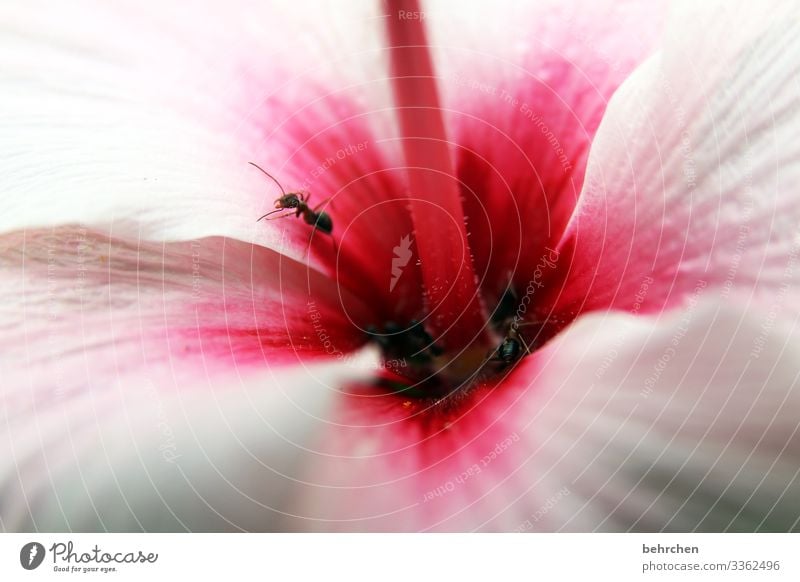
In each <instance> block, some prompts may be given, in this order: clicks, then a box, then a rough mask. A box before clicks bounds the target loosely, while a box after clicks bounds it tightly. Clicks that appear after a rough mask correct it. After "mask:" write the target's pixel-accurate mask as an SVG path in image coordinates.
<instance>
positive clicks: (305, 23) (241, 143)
mask: <svg viewBox="0 0 800 582" xmlns="http://www.w3.org/2000/svg"><path fill="white" fill-rule="evenodd" d="M201 4H202V5H195V6H193V9H192V10H191V11H186V10H185V9H184V8H182V7H178V6H173V7H168V6H159V7H158V9H157V10H153V9H152V7H151V8H148V7H146V6H143V5H142V4H141V3H135V2H131V3H117V4H115V5H114V6H113V7H111V6H108V5H106V4H103V3H98V2H94V1H85V2H76V3H73V4H72V5H71V6H70V7H66V6H63V7H59V6H50V5H44V6H40V5H37V4H36V3H31V4H26V5H24V6H23V5H16V6H11V5H7V6H5V7H4V8H2V9H0V10H2V14H0V20H2V22H3V23H4V25H3V31H4V33H5V34H2V35H0V43H2V48H3V50H2V51H0V55H1V56H0V66H2V68H3V70H5V71H7V72H8V76H7V79H6V82H5V83H4V86H5V90H4V91H3V94H2V95H0V111H2V113H1V114H0V115H2V118H0V123H2V125H3V129H4V131H3V133H4V135H5V137H6V139H5V140H3V142H2V143H0V169H2V171H3V175H4V179H5V184H6V192H7V194H8V195H7V196H5V197H4V198H3V203H2V206H1V207H0V231H11V230H16V229H20V228H25V227H36V226H51V225H54V224H65V223H66V224H69V223H74V222H81V223H83V224H86V225H88V226H91V227H103V228H109V227H113V231H114V232H115V233H116V234H118V235H120V236H133V237H140V236H141V237H145V238H152V239H167V240H188V239H196V238H201V237H204V236H228V237H231V238H237V239H239V240H244V241H248V242H257V243H259V244H262V245H264V246H269V247H271V248H274V249H278V250H282V251H283V250H286V249H285V246H286V241H284V238H285V237H284V234H285V233H284V231H286V230H288V231H289V237H288V239H289V242H290V243H292V245H291V252H292V253H293V255H294V256H295V257H296V258H300V257H302V256H303V253H304V252H305V249H306V246H307V243H308V241H309V238H310V237H309V234H310V231H311V229H310V227H309V226H308V225H305V224H302V221H301V220H288V219H287V220H284V221H279V222H275V223H264V222H262V223H258V224H257V223H256V219H257V218H258V217H259V216H260V215H262V214H264V212H266V210H268V209H272V208H273V201H274V200H275V199H276V198H277V196H278V193H277V192H276V188H275V187H274V185H273V184H272V183H270V182H267V181H265V179H264V176H263V175H261V174H260V173H259V172H257V171H256V170H255V169H254V168H252V167H251V166H249V165H248V162H250V161H253V162H256V163H258V164H260V165H261V166H263V167H265V168H267V169H269V171H271V172H272V173H274V174H275V175H276V176H278V178H279V179H280V180H282V182H283V183H284V184H285V186H286V187H287V188H305V189H307V190H309V191H310V192H311V193H312V195H313V198H312V201H313V202H314V204H317V203H319V202H322V201H324V200H325V199H326V198H329V197H333V198H334V200H333V203H332V206H330V212H331V213H332V214H334V215H335V216H334V222H335V223H336V229H335V231H336V232H337V235H338V236H339V237H341V235H342V234H344V233H345V231H346V230H347V227H348V224H346V222H353V224H352V225H350V231H349V237H350V239H349V240H345V241H341V240H340V245H339V246H340V247H342V248H343V249H344V250H345V251H346V253H345V256H347V257H349V256H350V255H352V256H353V258H354V259H356V260H358V259H359V258H360V257H361V255H362V254H363V250H362V247H365V246H368V245H367V244H366V243H367V242H370V243H372V244H373V245H374V244H376V240H379V239H378V237H376V236H375V232H376V227H380V228H381V229H382V231H380V232H383V233H385V234H387V238H388V239H389V241H390V242H387V243H386V245H387V246H386V248H385V249H382V250H383V251H384V252H385V254H386V256H387V261H390V260H391V256H392V253H391V246H392V245H395V244H397V242H396V241H395V239H399V238H400V237H401V236H404V235H406V234H408V232H410V230H411V226H410V222H409V221H408V220H407V219H405V214H406V212H405V208H404V203H401V202H398V203H394V204H392V203H391V202H390V201H391V200H393V199H394V198H395V197H397V196H399V195H400V190H401V188H400V187H399V186H398V185H397V180H396V179H395V178H394V177H393V175H392V174H391V172H390V171H389V170H387V169H389V168H392V167H395V166H397V165H398V164H397V163H396V159H397V158H396V157H393V156H394V154H393V147H392V145H391V142H389V143H386V142H382V141H379V139H380V140H384V139H387V138H391V137H392V135H393V129H392V128H393V125H392V123H393V120H392V116H391V111H390V107H389V105H390V98H389V93H388V83H387V82H386V81H385V77H386V74H387V70H388V69H387V67H386V64H385V54H384V46H383V39H382V36H381V34H380V33H381V31H382V26H381V21H380V18H379V16H380V12H379V10H378V7H377V6H375V5H373V4H372V3H370V4H369V5H367V4H364V5H351V6H349V7H347V8H346V9H342V8H341V7H339V6H331V5H330V4H328V3H319V4H317V5H314V6H310V5H307V4H306V5H304V6H302V7H301V6H297V5H293V4H284V5H275V4H270V5H267V4H264V5H260V6H252V5H250V4H243V5H241V6H237V5H235V4H231V3H226V4H224V5H221V4H215V3H213V2H209V3H201ZM334 56H335V58H332V57H334ZM337 218H338V219H340V220H336V219H337ZM345 219H346V221H345ZM356 231H358V234H353V233H354V232H356ZM323 238H326V237H322V236H318V237H316V240H315V241H314V245H313V246H314V247H315V249H316V247H321V250H324V251H327V252H330V247H331V245H330V241H329V240H324V241H323V240H322V239H323ZM323 242H324V243H325V244H324V245H323V244H321V243H323ZM412 271H413V268H412V269H409V273H408V274H407V276H406V277H405V280H406V281H408V280H410V281H412V282H413V281H414V277H415V273H413V272H412ZM387 273H388V268H387V267H382V272H381V278H380V283H381V285H380V287H381V290H383V287H387V288H388V284H389V283H388V281H389V279H388V275H387ZM384 275H387V276H385V277H384ZM384 279H385V280H384ZM375 284H376V285H377V281H376V283H375Z"/></svg>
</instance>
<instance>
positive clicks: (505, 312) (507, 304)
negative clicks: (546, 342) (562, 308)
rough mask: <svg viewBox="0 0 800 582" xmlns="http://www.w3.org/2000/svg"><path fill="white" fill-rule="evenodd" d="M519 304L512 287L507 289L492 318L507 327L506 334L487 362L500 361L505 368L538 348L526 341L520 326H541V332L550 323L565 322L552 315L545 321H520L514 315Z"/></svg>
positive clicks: (494, 321)
mask: <svg viewBox="0 0 800 582" xmlns="http://www.w3.org/2000/svg"><path fill="white" fill-rule="evenodd" d="M517 305H519V302H518V300H517V296H516V294H515V293H514V292H513V291H512V290H511V289H510V288H509V289H506V291H505V293H503V296H502V297H501V298H500V302H499V304H498V306H497V308H496V309H495V312H494V313H493V314H492V318H491V321H492V324H493V325H494V326H495V327H496V328H503V327H505V332H504V333H505V336H504V337H503V341H501V342H500V345H498V346H497V347H496V348H495V349H494V350H492V351H491V352H489V355H488V359H487V362H494V363H498V364H500V365H501V366H502V367H503V368H505V367H507V366H511V365H512V364H515V363H517V362H518V361H519V360H521V359H522V358H523V357H524V356H527V355H529V354H531V353H532V352H533V350H534V349H535V348H536V345H533V344H529V343H528V342H527V341H525V338H523V336H522V334H521V333H520V331H519V328H521V327H528V326H532V325H533V326H539V331H540V332H541V330H542V329H543V328H544V327H545V326H546V325H548V324H556V323H563V322H562V321H561V320H559V319H554V318H552V317H548V318H547V319H546V320H544V321H520V320H519V317H517V316H514V315H513V313H514V310H515V306H517ZM509 321H510V323H509ZM538 335H539V334H537V337H538ZM541 343H542V342H538V345H541Z"/></svg>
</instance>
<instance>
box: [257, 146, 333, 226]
mask: <svg viewBox="0 0 800 582" xmlns="http://www.w3.org/2000/svg"><path fill="white" fill-rule="evenodd" d="M248 163H249V164H250V165H251V166H255V167H256V168H258V169H259V170H261V172H263V173H264V175H266V176H267V177H268V178H270V179H271V180H272V181H273V182H275V183H276V184H277V185H278V188H280V189H281V194H283V196H281V197H280V198H278V199H277V200H275V210H273V211H271V212H267V213H266V214H265V215H264V216H262V217H261V218H259V219H258V220H261V219H263V218H267V217H268V216H269V215H271V214H275V213H276V212H280V211H281V210H296V212H294V213H292V212H289V213H287V214H282V215H281V216H276V217H275V218H267V220H277V219H278V218H286V217H287V216H292V214H294V216H301V215H302V217H303V220H305V221H306V224H310V225H311V226H313V227H314V228H316V229H318V230H320V231H322V232H324V233H325V234H331V233H332V232H333V220H331V217H330V215H329V214H328V213H327V212H324V211H319V212H318V209H319V208H320V207H321V206H323V205H324V204H325V203H326V202H327V201H328V200H330V199H328V200H324V201H322V202H320V204H319V205H318V206H317V207H316V208H313V209H312V208H310V207H309V206H308V200H309V199H310V198H311V194H308V193H306V192H289V193H288V194H287V193H286V191H285V190H284V189H283V186H281V183H280V182H278V180H276V179H275V177H274V176H273V175H272V174H270V173H269V172H267V171H266V170H265V169H264V168H262V167H261V166H259V165H257V164H254V163H253V162H248ZM256 222H258V221H256Z"/></svg>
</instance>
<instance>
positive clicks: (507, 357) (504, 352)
mask: <svg viewBox="0 0 800 582" xmlns="http://www.w3.org/2000/svg"><path fill="white" fill-rule="evenodd" d="M523 325H524V324H523ZM530 353H531V348H530V346H529V345H528V343H527V342H526V341H525V340H524V339H523V338H522V335H521V334H520V333H519V329H518V328H517V327H511V328H509V330H508V331H507V332H506V337H504V338H503V341H502V342H500V345H499V346H497V348H496V349H495V350H494V351H493V352H491V354H490V357H489V361H490V362H497V363H500V364H502V365H503V367H505V366H510V365H511V364H515V363H516V362H517V361H519V360H520V359H521V358H522V357H523V356H527V355H528V354H530Z"/></svg>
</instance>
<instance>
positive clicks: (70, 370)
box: [0, 227, 374, 530]
mask: <svg viewBox="0 0 800 582" xmlns="http://www.w3.org/2000/svg"><path fill="white" fill-rule="evenodd" d="M0 261H1V262H0V269H1V270H2V277H0V281H2V284H1V285H0V293H2V294H3V308H2V317H3V321H4V333H3V336H2V349H0V374H2V377H3V386H4V387H3V390H2V392H1V393H0V396H1V397H2V404H3V409H4V412H5V416H4V419H5V428H4V430H3V431H2V434H3V439H2V441H0V459H2V460H3V461H2V463H3V464H2V465H0V490H1V491H2V492H3V494H2V496H0V498H2V499H3V503H2V504H0V521H1V522H2V523H3V524H4V527H5V528H9V529H12V530H16V529H20V528H23V529H35V528H38V529H46V530H50V529H59V530H60V529H88V530H95V529H102V528H110V529H115V530H118V529H138V528H144V529H176V528H183V527H184V526H185V527H189V528H192V529H194V528H198V527H199V528H212V529H219V528H223V529H225V528H229V527H230V528H236V527H242V528H253V527H261V528H269V527H271V526H270V525H269V524H270V523H272V522H271V521H270V520H271V519H274V513H273V512H270V511H266V510H265V511H261V512H260V513H253V514H251V513H249V512H247V511H245V510H243V509H242V508H241V507H240V506H238V505H236V501H241V500H242V497H244V495H243V494H237V493H236V492H235V489H234V490H233V492H232V491H231V490H232V489H233V487H234V486H233V484H231V483H229V485H225V483H224V482H223V481H225V478H226V477H229V479H228V481H231V480H233V481H235V480H236V479H244V477H245V476H247V478H248V479H250V478H252V479H254V480H251V481H247V483H248V485H247V487H251V488H252V487H254V486H256V485H257V486H258V487H262V486H263V487H267V486H268V485H269V484H270V483H271V484H272V486H270V487H267V490H262V491H261V492H260V493H259V494H258V495H255V498H256V499H258V500H260V501H261V502H264V503H266V502H267V501H269V500H271V499H272V497H271V495H272V494H273V493H275V494H276V495H278V497H280V495H283V494H284V492H281V491H283V490H281V491H279V490H278V488H277V487H278V484H276V482H275V481H274V475H272V476H271V477H269V475H267V474H270V475H271V474H272V473H270V471H272V472H273V473H274V471H275V470H276V469H275V467H274V466H273V467H272V468H271V469H270V468H269V467H270V465H269V463H270V462H271V461H270V460H271V459H272V457H274V456H278V457H279V458H278V461H280V462H281V463H284V464H286V463H289V461H288V460H287V459H288V457H289V456H291V454H292V453H291V449H292V445H291V443H292V440H291V439H290V438H289V439H288V441H286V440H280V439H281V437H282V436H284V435H283V434H282V432H281V431H282V430H285V431H288V432H287V434H300V432H298V431H301V432H302V431H305V430H306V429H305V428H303V427H305V426H306V425H307V424H308V422H307V421H308V419H309V417H310V418H313V417H314V416H315V413H312V411H313V410H320V408H319V407H320V406H322V405H323V404H324V403H329V402H330V401H331V399H332V390H336V389H337V386H338V385H339V384H340V383H341V379H342V378H348V377H366V375H367V372H368V371H369V370H368V369H364V365H363V358H362V359H359V358H354V357H353V355H352V354H351V353H350V352H352V351H353V350H354V349H355V348H357V347H358V346H359V345H360V344H361V343H363V342H364V341H365V337H364V336H363V335H361V334H359V333H358V329H357V327H356V326H357V324H360V325H361V326H364V325H366V322H368V321H371V320H372V318H373V317H374V316H373V315H372V313H371V312H370V311H369V310H368V309H367V307H365V306H364V305H363V304H362V303H361V302H360V301H359V300H356V299H354V298H353V296H351V295H349V294H348V293H347V292H346V291H344V290H342V289H339V288H337V287H336V285H335V283H334V282H333V281H331V280H330V279H328V278H326V277H323V276H321V275H319V274H318V273H316V272H315V271H313V270H308V269H307V268H306V267H304V266H303V265H300V264H299V263H296V262H294V261H292V260H291V259H287V258H285V257H281V256H280V255H279V254H277V253H276V252H274V251H271V250H268V249H264V248H262V247H259V246H254V245H250V244H247V243H242V242H239V241H233V240H230V239H223V238H209V239H203V240H200V241H191V242H187V243H158V244H157V243H150V242H139V243H136V242H125V241H122V240H119V239H112V238H109V237H107V236H105V235H102V234H99V233H97V232H95V231H90V230H87V229H80V228H67V227H65V228H61V229H55V230H48V231H30V232H27V233H16V234H9V235H4V236H2V237H0ZM324 360H327V361H328V362H330V363H328V364H320V363H319V362H321V361H324ZM298 363H301V364H302V366H296V365H295V366H292V367H290V368H288V370H289V371H287V365H288V364H298ZM316 400H319V401H320V403H319V404H317V403H316ZM223 422H224V423H225V424H224V425H223V424H221V423H223ZM275 423H277V426H278V427H279V429H275V430H276V431H277V433H278V436H277V437H274V438H265V435H269V434H270V433H269V430H270V428H269V427H270V426H271V425H273V424H275ZM292 423H296V424H297V426H296V427H295V426H293V424H292ZM281 427H282V428H281ZM167 433H168V434H167ZM242 433H244V436H242ZM303 434H305V433H304V432H303ZM240 438H241V440H242V441H243V443H244V444H242V443H239V441H238V439H240ZM284 438H288V437H284ZM176 441H179V442H178V445H177V447H178V449H179V452H180V454H181V455H182V456H184V458H185V459H187V460H186V461H185V464H183V462H182V463H178V464H177V465H175V463H173V461H172V460H169V459H167V458H166V457H164V458H162V457H163V455H172V454H175V453H174V450H173V449H174V446H173V445H174V444H175V442H176ZM262 441H263V442H262ZM162 445H163V446H162ZM165 447H168V448H165ZM237 447H242V450H239V449H238V448H237ZM248 447H249V448H248ZM251 449H252V450H251ZM167 450H168V451H170V452H165V451H167ZM253 450H255V451H260V452H261V453H262V454H263V455H267V456H266V457H263V458H261V457H258V455H256V458H257V459H258V460H259V462H258V463H256V461H254V460H253V458H251V454H255V453H252V451H253ZM283 455H287V457H284V456H283ZM280 459H283V461H281V460H280ZM261 462H263V463H264V464H265V465H266V468H265V467H262V466H261ZM281 466H282V465H281ZM226 471H227V473H226ZM217 473H219V475H217ZM257 475H258V478H256V476H257ZM233 477H236V479H233ZM176 479H177V480H178V481H176ZM150 480H152V481H150ZM238 486H239V487H244V485H242V484H241V483H240V484H239V485H238ZM245 489H246V488H245ZM192 490H195V491H196V493H195V494H194V495H191V496H190V497H188V498H187V497H186V496H187V495H189V494H190V493H191V491H192ZM165 491H166V492H169V493H168V494H167V493H166V492H165ZM162 493H163V494H164V496H163V497H161V495H162ZM250 493H253V491H252V490H250ZM237 495H238V496H237ZM120 496H122V497H124V499H120ZM252 496H253V495H250V497H252ZM201 497H202V498H204V499H206V501H207V502H209V504H210V505H211V507H207V506H206V505H205V503H204V502H203V501H202V500H201ZM210 499H213V500H215V501H214V502H213V503H212V502H210V501H209V500H210ZM270 503H273V502H272V501H270ZM276 503H278V502H277V501H275V502H274V503H273V504H276ZM215 504H216V506H215ZM165 505H166V507H165ZM170 509H171V510H173V513H171V514H169V511H170ZM259 511H260V510H259ZM165 512H167V513H165ZM198 512H199V513H198ZM216 512H219V513H220V514H221V516H219V517H215V515H216ZM226 515H227V517H225V516H226ZM237 515H238V516H239V517H238V518H237V517H236V516H237ZM257 515H258V517H257ZM162 516H163V519H164V521H160V519H161V517H162ZM242 516H247V519H245V518H244V517H242ZM248 520H249V521H248ZM245 522H246V523H245ZM236 523H238V525H234V524H236Z"/></svg>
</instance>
